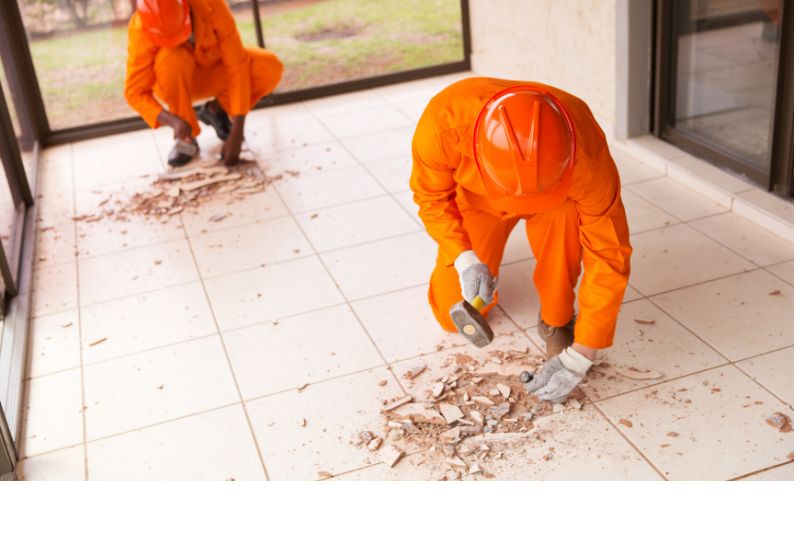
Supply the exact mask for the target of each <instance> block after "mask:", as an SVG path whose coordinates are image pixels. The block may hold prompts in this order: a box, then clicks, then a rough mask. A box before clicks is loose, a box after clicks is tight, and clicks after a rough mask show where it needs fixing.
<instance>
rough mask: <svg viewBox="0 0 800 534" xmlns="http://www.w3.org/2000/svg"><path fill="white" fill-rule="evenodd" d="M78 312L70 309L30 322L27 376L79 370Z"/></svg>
mask: <svg viewBox="0 0 800 534" xmlns="http://www.w3.org/2000/svg"><path fill="white" fill-rule="evenodd" d="M78 332H79V327H78V310H77V309H72V310H67V311H65V312H60V313H52V314H49V315H43V316H41V317H36V318H34V319H31V324H30V334H29V336H28V343H30V349H29V358H30V364H29V365H30V371H29V375H28V376H30V377H36V376H39V375H44V374H48V373H55V372H57V371H63V370H64V369H70V368H72V367H79V366H80V364H81V342H80V336H79V334H78Z"/></svg>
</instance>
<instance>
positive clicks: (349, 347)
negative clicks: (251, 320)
mask: <svg viewBox="0 0 800 534" xmlns="http://www.w3.org/2000/svg"><path fill="white" fill-rule="evenodd" d="M223 338H224V340H225V346H226V347H227V350H228V354H229V355H230V358H231V362H232V364H233V368H234V371H235V372H236V378H237V380H238V382H239V387H240V389H241V391H242V396H243V397H244V398H245V399H252V398H254V397H258V396H262V395H267V394H270V393H275V392H278V391H283V390H286V389H291V388H297V387H300V386H302V385H303V384H308V383H312V382H318V381H320V380H325V379H328V378H331V377H335V376H340V375H345V374H348V373H353V372H356V371H361V370H364V369H368V368H371V367H376V366H379V365H381V364H383V360H382V359H381V357H380V355H379V354H378V351H377V350H376V349H375V347H374V345H373V344H372V342H371V341H370V339H369V337H368V336H367V334H366V333H365V332H364V330H363V328H361V325H360V324H359V322H358V320H357V318H356V317H355V316H354V315H353V313H352V312H351V311H350V310H349V309H348V308H347V306H344V305H342V306H336V307H334V308H330V309H326V310H320V311H315V312H311V313H307V314H302V315H297V316H294V317H289V318H286V319H281V320H280V321H273V322H266V323H262V324H259V325H255V326H251V327H249V328H244V329H241V330H235V331H233V332H227V333H225V334H224V335H223Z"/></svg>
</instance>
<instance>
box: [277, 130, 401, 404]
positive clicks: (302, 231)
mask: <svg viewBox="0 0 800 534" xmlns="http://www.w3.org/2000/svg"><path fill="white" fill-rule="evenodd" d="M320 122H321V121H320ZM323 126H324V125H323ZM345 150H347V149H345ZM348 154H349V151H348ZM351 157H352V154H351ZM354 159H355V158H354ZM275 193H276V194H277V196H278V198H279V199H280V201H281V202H282V203H283V204H284V206H286V209H287V210H288V209H289V207H288V205H287V204H286V200H285V199H284V198H283V195H281V193H280V191H277V188H276V191H275ZM291 216H292V218H293V219H294V223H295V225H297V228H298V230H299V231H300V233H301V234H303V237H304V238H305V239H306V241H308V244H309V246H310V247H311V250H313V251H314V255H315V257H316V259H317V261H318V262H319V263H320V264H321V265H322V268H323V269H325V273H326V274H327V275H328V278H329V279H330V281H331V282H333V284H334V286H336V290H337V291H338V292H339V294H340V295H341V297H342V299H343V300H344V303H345V304H347V308H348V309H349V310H350V313H352V314H353V317H354V318H355V319H356V320H357V321H358V324H359V326H360V327H361V329H362V331H363V332H364V333H365V334H366V336H367V338H369V340H370V343H372V346H373V347H375V350H376V351H377V352H378V355H379V356H380V357H381V359H382V360H383V362H384V364H385V365H386V368H387V369H388V371H389V373H391V375H392V376H393V377H394V379H395V382H396V383H397V385H398V386H399V387H400V391H402V392H403V393H404V394H408V392H407V391H406V389H405V387H403V384H402V382H401V381H400V379H399V378H398V377H397V375H396V374H395V372H394V369H393V368H392V366H391V365H390V364H389V362H388V361H387V360H386V357H385V356H384V354H383V351H381V349H380V347H378V344H377V343H376V342H375V340H374V339H373V337H372V334H371V333H370V332H369V331H368V330H367V328H366V326H365V325H364V323H363V321H362V320H361V317H360V316H359V315H358V314H357V313H356V311H355V309H353V305H352V304H351V303H350V301H349V300H348V298H347V296H346V295H345V294H344V291H343V290H342V288H341V287H340V286H339V283H338V282H337V281H336V278H334V276H333V274H332V273H331V271H330V269H329V268H328V265H327V264H326V263H325V262H324V261H323V260H322V257H321V255H320V254H319V252H318V251H317V249H316V247H315V246H314V244H313V243H312V242H311V240H310V239H309V238H308V235H307V234H306V232H305V230H303V227H302V226H301V225H300V223H299V222H298V221H297V217H296V215H295V214H294V213H292V215H291ZM415 233H416V232H415Z"/></svg>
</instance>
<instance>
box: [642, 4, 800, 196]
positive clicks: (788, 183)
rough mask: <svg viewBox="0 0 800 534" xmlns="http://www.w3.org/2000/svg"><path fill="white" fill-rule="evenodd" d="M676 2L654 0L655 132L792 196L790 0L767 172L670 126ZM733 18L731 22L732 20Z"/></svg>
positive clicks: (784, 12)
mask: <svg viewBox="0 0 800 534" xmlns="http://www.w3.org/2000/svg"><path fill="white" fill-rule="evenodd" d="M679 6H680V0H656V5H655V10H654V18H655V21H654V23H655V24H654V28H655V32H654V33H655V35H654V47H653V52H654V53H653V67H654V68H653V98H652V101H653V111H652V113H653V120H652V133H653V135H655V136H656V137H660V138H662V139H665V140H666V141H668V142H670V143H672V144H674V145H676V146H677V147H678V148H680V149H682V150H684V151H685V152H688V153H690V154H694V155H695V156H697V157H699V158H701V159H705V160H708V161H710V162H712V163H714V164H715V165H717V166H719V167H722V168H725V169H729V170H731V171H732V172H734V173H736V174H740V175H744V176H746V177H747V178H749V179H750V180H752V181H754V182H756V183H758V184H759V185H761V186H762V187H763V188H764V189H766V190H768V191H774V192H776V193H777V194H779V195H781V196H784V197H792V196H793V194H794V186H793V172H794V168H793V159H792V147H793V143H794V136H793V132H792V129H793V124H794V117H793V112H794V95H793V87H794V81H793V66H792V61H793V59H794V58H793V53H792V48H793V45H794V35H793V34H794V22H793V16H794V15H793V1H792V0H783V6H782V12H781V38H780V39H781V40H780V44H779V56H778V82H777V85H776V94H775V109H774V111H773V129H772V132H770V134H771V141H772V146H771V150H772V152H771V155H770V169H769V170H768V171H766V170H764V169H763V168H761V167H758V166H756V165H755V164H753V163H751V162H748V161H746V160H744V159H742V158H741V157H740V156H738V155H736V154H733V153H731V152H728V151H726V150H725V149H723V148H721V147H717V146H715V145H713V144H711V143H709V142H708V141H706V140H705V139H703V138H702V137H700V136H699V135H696V134H692V133H690V132H684V131H680V130H677V129H676V128H674V127H673V126H672V121H673V117H674V116H675V90H674V88H675V83H674V82H675V79H674V76H675V72H676V68H677V57H676V55H677V46H676V25H677V20H676V16H675V13H676V10H677V9H678V8H679ZM731 20H734V21H735V19H731Z"/></svg>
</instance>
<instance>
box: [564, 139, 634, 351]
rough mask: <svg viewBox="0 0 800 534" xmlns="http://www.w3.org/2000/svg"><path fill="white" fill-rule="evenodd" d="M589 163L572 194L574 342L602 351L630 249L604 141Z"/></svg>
mask: <svg viewBox="0 0 800 534" xmlns="http://www.w3.org/2000/svg"><path fill="white" fill-rule="evenodd" d="M587 163H588V165H585V166H584V167H583V170H584V172H583V173H582V175H581V176H576V180H575V182H573V184H574V186H573V188H572V189H571V191H570V197H571V198H572V199H573V200H574V201H575V203H576V205H577V209H578V217H579V231H580V240H581V245H582V247H583V267H584V274H583V280H582V282H581V287H580V289H579V291H578V302H579V309H580V313H579V315H578V319H577V322H576V324H575V341H576V342H577V343H580V344H582V345H586V346H588V347H593V348H597V349H602V348H606V347H610V346H611V344H612V343H613V341H614V331H615V329H616V326H617V315H618V314H619V310H620V306H622V298H623V296H624V295H625V288H626V287H627V285H628V276H629V274H630V257H631V251H632V249H631V245H630V238H629V233H628V221H627V217H626V216H625V208H624V206H623V205H622V198H621V197H620V194H621V192H622V186H621V185H620V181H619V174H618V173H617V168H616V166H615V165H614V160H613V159H612V158H611V154H610V153H609V151H608V146H607V145H606V144H605V142H603V143H602V145H601V146H600V147H598V149H597V151H596V153H595V154H594V155H593V156H588V158H587Z"/></svg>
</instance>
